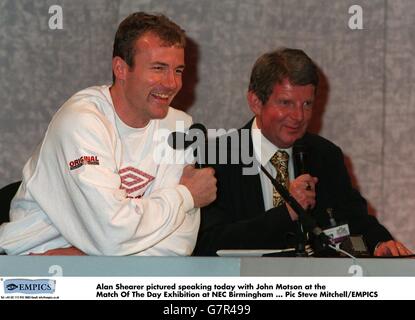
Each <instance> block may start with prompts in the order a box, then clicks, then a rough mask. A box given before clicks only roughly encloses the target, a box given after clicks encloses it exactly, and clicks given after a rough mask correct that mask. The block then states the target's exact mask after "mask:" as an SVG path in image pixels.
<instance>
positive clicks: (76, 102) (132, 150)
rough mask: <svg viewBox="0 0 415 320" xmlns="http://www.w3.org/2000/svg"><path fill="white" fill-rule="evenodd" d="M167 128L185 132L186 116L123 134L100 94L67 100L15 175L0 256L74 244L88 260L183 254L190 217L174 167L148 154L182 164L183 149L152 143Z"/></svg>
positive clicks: (0, 233) (105, 92) (194, 226)
mask: <svg viewBox="0 0 415 320" xmlns="http://www.w3.org/2000/svg"><path fill="white" fill-rule="evenodd" d="M177 121H179V122H177ZM180 121H181V124H180ZM176 124H178V126H179V127H180V126H182V127H184V128H187V127H189V126H190V124H191V118H190V116H188V115H186V114H185V113H184V112H181V111H178V110H175V109H173V108H169V112H168V115H167V116H166V117H165V118H164V119H162V120H151V121H150V122H149V124H148V125H147V126H146V127H145V128H141V129H135V128H131V127H128V126H127V125H125V124H124V123H123V122H122V121H121V120H120V119H119V118H118V116H117V115H116V113H115V110H114V106H113V103H112V99H111V95H110V93H109V87H108V86H101V87H91V88H88V89H85V90H82V91H80V92H78V93H76V94H75V95H74V96H72V97H71V98H70V99H69V100H68V101H67V102H66V103H65V104H64V105H63V106H62V107H61V108H60V109H59V111H58V112H57V113H56V114H55V116H54V117H53V119H52V121H51V123H50V124H49V127H48V129H47V132H46V134H45V137H44V139H43V141H42V143H41V144H40V145H39V146H38V147H37V148H36V150H35V152H34V153H33V155H32V156H31V158H30V159H29V160H28V162H27V163H26V165H25V167H24V169H23V181H22V185H21V187H20V189H19V190H18V192H17V194H16V196H15V197H14V199H13V201H12V203H11V210H10V216H11V222H10V223H5V224H3V225H1V226H0V252H2V251H5V252H6V253H7V254H13V255H15V254H29V253H42V252H45V251H47V250H50V249H55V248H64V247H69V246H75V247H77V248H79V249H80V250H82V251H83V252H85V253H86V254H88V255H189V254H191V253H192V251H193V248H194V246H195V243H196V238H197V232H198V228H199V223H200V210H199V209H195V208H193V205H194V203H193V198H192V196H191V194H190V192H189V190H188V189H187V188H186V187H185V186H183V185H179V180H180V177H181V175H182V171H183V167H184V164H183V161H182V163H178V164H167V163H163V162H162V163H161V164H160V163H159V162H157V161H156V158H157V156H155V154H159V156H158V157H159V158H160V157H161V158H162V159H164V158H166V157H168V156H170V157H171V156H172V154H174V156H175V157H176V159H183V157H184V154H183V151H174V150H172V149H171V148H169V147H168V146H166V144H160V143H158V140H160V139H161V140H162V135H161V132H164V133H165V132H166V130H169V131H177V129H178V128H176ZM163 130H164V131H163ZM164 162H166V161H164ZM179 162H180V161H179Z"/></svg>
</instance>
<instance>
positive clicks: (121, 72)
mask: <svg viewBox="0 0 415 320" xmlns="http://www.w3.org/2000/svg"><path fill="white" fill-rule="evenodd" d="M129 68H130V67H129V66H128V64H127V63H126V62H125V61H124V60H123V59H122V58H120V57H118V56H117V57H114V58H112V71H113V72H114V75H115V78H116V79H119V80H125V78H126V75H127V72H128V70H129Z"/></svg>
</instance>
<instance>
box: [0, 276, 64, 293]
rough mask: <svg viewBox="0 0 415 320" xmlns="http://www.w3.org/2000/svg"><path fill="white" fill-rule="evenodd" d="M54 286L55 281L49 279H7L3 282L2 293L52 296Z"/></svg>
mask: <svg viewBox="0 0 415 320" xmlns="http://www.w3.org/2000/svg"><path fill="white" fill-rule="evenodd" d="M55 285H56V281H55V280H49V279H37V280H29V279H8V280H5V281H4V293H16V292H20V293H27V294H38V293H49V294H53V293H54V292H55Z"/></svg>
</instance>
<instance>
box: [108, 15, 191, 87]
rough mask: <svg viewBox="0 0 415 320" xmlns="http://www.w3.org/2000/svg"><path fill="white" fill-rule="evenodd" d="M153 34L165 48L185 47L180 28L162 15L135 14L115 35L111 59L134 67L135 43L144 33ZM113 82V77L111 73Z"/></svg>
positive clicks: (122, 24)
mask: <svg viewBox="0 0 415 320" xmlns="http://www.w3.org/2000/svg"><path fill="white" fill-rule="evenodd" d="M148 32H151V33H154V34H155V35H157V36H158V37H159V38H160V39H161V40H162V41H163V43H164V44H165V45H166V46H177V47H179V48H184V47H185V46H186V35H185V32H184V30H183V29H182V28H180V27H179V26H178V25H177V24H175V23H174V22H173V21H171V20H170V19H169V18H167V17H166V16H164V15H162V14H157V15H156V14H155V15H153V14H148V13H145V12H135V13H133V14H130V15H129V16H128V17H127V18H125V19H124V20H123V21H122V22H121V23H120V25H119V26H118V30H117V32H116V34H115V39H114V48H113V52H112V57H113V58H114V57H120V58H122V59H123V60H124V61H125V62H126V63H127V64H128V65H129V66H130V67H133V66H134V55H135V53H136V52H135V48H134V46H135V43H136V41H137V40H138V39H139V38H140V37H141V36H143V35H144V34H145V33H148ZM113 81H115V75H114V73H113Z"/></svg>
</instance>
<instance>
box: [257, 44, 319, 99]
mask: <svg viewBox="0 0 415 320" xmlns="http://www.w3.org/2000/svg"><path fill="white" fill-rule="evenodd" d="M284 79H288V81H289V82H290V83H291V84H293V85H298V86H305V85H308V84H312V85H314V87H316V88H317V85H318V72H317V66H316V65H315V64H314V62H313V61H312V60H311V59H310V57H308V56H307V55H306V54H305V53H304V51H302V50H299V49H289V48H282V49H279V50H276V51H272V52H268V53H265V54H263V55H262V56H261V57H259V58H258V60H257V61H256V62H255V64H254V67H253V68H252V72H251V78H250V81H249V91H252V92H254V93H255V94H256V96H257V97H258V98H259V99H260V100H261V102H262V103H263V104H264V103H266V102H267V101H268V99H269V97H270V95H271V94H272V90H273V88H274V86H275V84H277V83H282V82H283V81H284Z"/></svg>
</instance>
